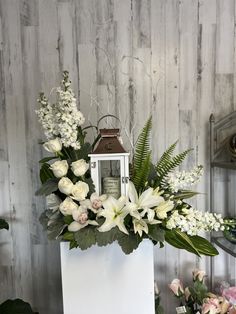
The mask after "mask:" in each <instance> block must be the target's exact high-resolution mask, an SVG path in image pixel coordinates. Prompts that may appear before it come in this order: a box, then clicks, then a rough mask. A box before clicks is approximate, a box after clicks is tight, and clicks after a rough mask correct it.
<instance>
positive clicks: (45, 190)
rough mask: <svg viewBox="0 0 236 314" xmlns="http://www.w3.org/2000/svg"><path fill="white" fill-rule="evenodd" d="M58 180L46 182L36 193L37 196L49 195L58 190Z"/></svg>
mask: <svg viewBox="0 0 236 314" xmlns="http://www.w3.org/2000/svg"><path fill="white" fill-rule="evenodd" d="M58 181H59V179H58V178H53V179H49V180H47V181H45V182H44V183H43V185H42V186H41V187H40V188H39V189H38V190H37V191H36V193H35V195H45V196H47V195H49V194H51V193H53V192H55V191H56V190H57V189H58Z"/></svg>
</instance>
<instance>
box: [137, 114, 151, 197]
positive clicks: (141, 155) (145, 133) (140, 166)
mask: <svg viewBox="0 0 236 314" xmlns="http://www.w3.org/2000/svg"><path fill="white" fill-rule="evenodd" d="M151 128H152V117H150V118H149V119H148V121H147V122H146V124H145V126H144V127H143V129H142V131H141V133H140V135H139V137H138V140H137V143H136V147H135V152H134V159H133V173H132V181H133V182H134V185H135V187H136V189H137V191H141V190H142V188H143V181H144V175H143V171H144V169H146V168H147V163H148V161H149V163H150V162H151V152H150V144H149V137H150V133H151ZM149 169H150V168H149ZM147 170H148V169H146V171H147ZM140 174H142V175H141V177H140ZM146 176H148V172H147V174H146Z"/></svg>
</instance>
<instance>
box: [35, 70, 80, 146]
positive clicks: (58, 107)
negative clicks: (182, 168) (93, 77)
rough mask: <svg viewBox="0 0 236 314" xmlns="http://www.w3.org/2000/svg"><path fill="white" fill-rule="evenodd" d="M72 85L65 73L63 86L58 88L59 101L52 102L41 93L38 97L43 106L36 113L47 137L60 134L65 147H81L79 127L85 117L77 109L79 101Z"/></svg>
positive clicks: (50, 137)
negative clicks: (78, 136) (78, 135)
mask: <svg viewBox="0 0 236 314" xmlns="http://www.w3.org/2000/svg"><path fill="white" fill-rule="evenodd" d="M70 85H71V82H70V80H69V78H68V76H66V75H64V79H63V81H62V87H59V88H57V96H58V97H57V98H58V101H57V103H56V104H50V103H49V101H48V99H46V97H45V96H44V95H43V94H41V95H40V98H39V99H38V102H39V104H40V105H41V107H40V109H39V110H36V114H37V115H38V119H39V122H40V123H41V125H42V127H43V129H44V133H45V135H46V137H47V139H52V138H54V137H55V136H60V139H61V143H62V144H63V145H64V146H65V147H69V146H71V147H73V148H74V149H80V142H79V141H78V139H77V131H78V127H79V126H81V125H82V124H83V123H84V121H85V118H84V116H83V114H82V113H81V112H80V111H79V110H78V109H77V101H76V98H75V95H74V93H73V91H72V89H71V87H70Z"/></svg>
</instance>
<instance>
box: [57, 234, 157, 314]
mask: <svg viewBox="0 0 236 314" xmlns="http://www.w3.org/2000/svg"><path fill="white" fill-rule="evenodd" d="M61 270H62V290H63V304H64V314H154V313H155V310H154V291H153V290H154V289H153V286H154V264H153V244H152V243H151V241H149V240H144V241H143V242H142V243H141V244H140V245H139V248H138V249H137V250H135V251H134V252H133V253H132V254H129V255H125V254H124V253H123V252H122V251H121V248H120V247H119V245H118V244H117V243H113V244H111V245H108V246H106V247H97V246H93V247H91V248H89V249H88V250H86V251H81V250H80V249H73V250H69V246H68V243H66V242H62V243H61Z"/></svg>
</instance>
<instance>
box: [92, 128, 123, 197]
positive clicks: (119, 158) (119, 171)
mask: <svg viewBox="0 0 236 314" xmlns="http://www.w3.org/2000/svg"><path fill="white" fill-rule="evenodd" d="M100 136H101V137H100V140H99V141H98V143H97V145H96V146H95V148H94V151H93V153H92V154H90V155H89V157H90V165H91V177H92V179H93V182H94V185H95V190H96V192H97V193H98V194H99V195H101V194H107V195H111V196H113V197H115V198H119V197H120V196H121V195H127V193H128V183H129V153H127V152H126V151H125V149H124V148H123V146H122V144H121V142H120V133H119V129H101V130H100Z"/></svg>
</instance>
